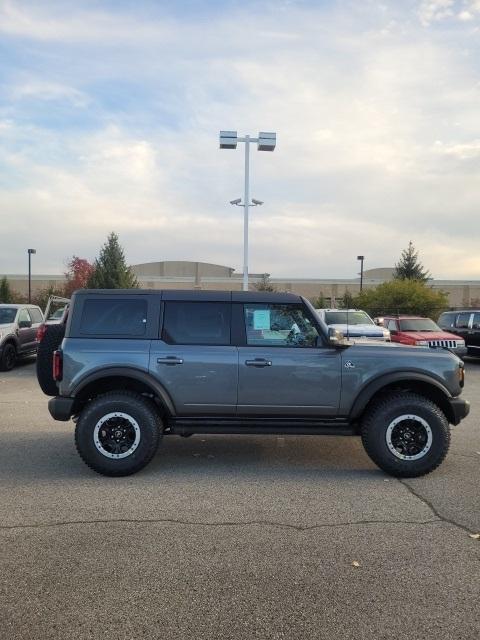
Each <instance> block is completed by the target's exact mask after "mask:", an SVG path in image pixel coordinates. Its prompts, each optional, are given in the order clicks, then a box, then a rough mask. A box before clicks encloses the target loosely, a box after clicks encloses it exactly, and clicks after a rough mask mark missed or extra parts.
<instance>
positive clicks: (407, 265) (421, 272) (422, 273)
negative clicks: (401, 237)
mask: <svg viewBox="0 0 480 640" xmlns="http://www.w3.org/2000/svg"><path fill="white" fill-rule="evenodd" d="M393 277H394V278H395V280H418V281H420V282H426V281H427V280H428V279H429V278H430V273H429V272H428V271H426V270H425V269H424V268H423V265H422V263H421V262H420V261H419V259H418V251H415V247H414V246H413V243H412V241H410V242H409V243H408V248H407V249H404V250H403V251H402V255H401V256H400V260H399V261H398V263H397V264H396V265H395V270H394V272H393Z"/></svg>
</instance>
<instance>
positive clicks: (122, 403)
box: [75, 391, 163, 476]
mask: <svg viewBox="0 0 480 640" xmlns="http://www.w3.org/2000/svg"><path fill="white" fill-rule="evenodd" d="M162 431H163V425H162V421H161V418H160V415H159V413H158V411H157V409H156V407H155V405H154V404H153V403H152V402H151V401H150V400H149V399H148V398H145V397H143V396H141V395H139V394H137V393H133V392H131V391H112V392H110V393H106V394H104V395H102V396H98V398H95V399H94V400H92V401H91V402H90V403H89V404H88V405H87V406H86V407H85V408H84V409H83V411H82V412H81V414H80V417H79V419H78V422H77V426H76V429H75V444H76V447H77V450H78V453H79V454H80V457H81V458H82V460H83V461H84V462H85V463H86V464H87V465H88V466H89V467H90V468H91V469H93V470H94V471H96V472H97V473H101V474H103V475H106V476H128V475H130V474H132V473H136V472H137V471H139V470H140V469H142V468H143V467H144V466H145V465H147V464H148V463H149V462H150V460H151V459H152V458H153V456H154V455H155V452H156V451H157V448H158V444H159V442H160V439H161V434H162Z"/></svg>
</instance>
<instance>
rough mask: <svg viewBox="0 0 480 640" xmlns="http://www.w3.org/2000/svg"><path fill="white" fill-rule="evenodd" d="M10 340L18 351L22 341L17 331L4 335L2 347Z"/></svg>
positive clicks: (0, 346) (0, 345)
mask: <svg viewBox="0 0 480 640" xmlns="http://www.w3.org/2000/svg"><path fill="white" fill-rule="evenodd" d="M9 342H13V344H14V346H15V349H16V350H17V352H18V348H19V347H20V341H19V339H18V336H17V334H16V333H9V334H8V336H3V338H2V343H1V344H0V348H2V349H3V347H4V346H5V345H6V344H8V343H9Z"/></svg>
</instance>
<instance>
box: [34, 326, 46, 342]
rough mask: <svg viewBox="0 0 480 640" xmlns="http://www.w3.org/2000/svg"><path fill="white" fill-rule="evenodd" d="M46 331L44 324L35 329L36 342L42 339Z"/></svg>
mask: <svg viewBox="0 0 480 640" xmlns="http://www.w3.org/2000/svg"><path fill="white" fill-rule="evenodd" d="M46 333H47V327H46V325H44V324H41V325H40V326H39V327H38V329H37V336H36V337H37V342H41V341H42V340H43V339H44V337H45V334H46Z"/></svg>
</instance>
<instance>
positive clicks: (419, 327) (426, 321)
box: [399, 318, 441, 331]
mask: <svg viewBox="0 0 480 640" xmlns="http://www.w3.org/2000/svg"><path fill="white" fill-rule="evenodd" d="M399 322H400V331H441V329H440V327H439V326H438V324H436V323H435V322H434V321H433V320H430V318H411V319H409V320H400V321H399Z"/></svg>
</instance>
